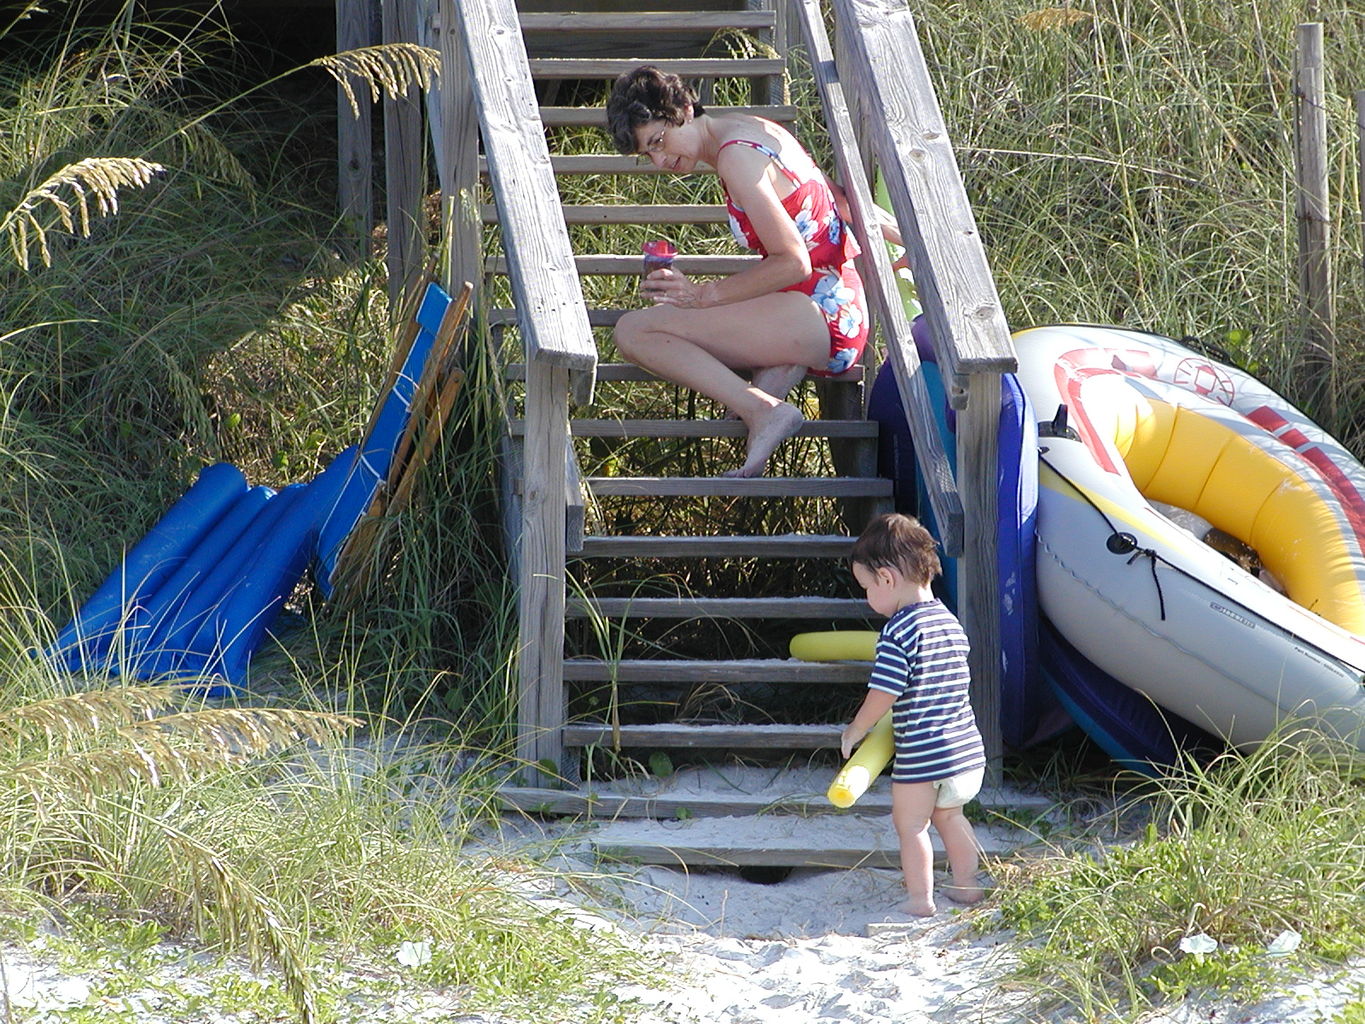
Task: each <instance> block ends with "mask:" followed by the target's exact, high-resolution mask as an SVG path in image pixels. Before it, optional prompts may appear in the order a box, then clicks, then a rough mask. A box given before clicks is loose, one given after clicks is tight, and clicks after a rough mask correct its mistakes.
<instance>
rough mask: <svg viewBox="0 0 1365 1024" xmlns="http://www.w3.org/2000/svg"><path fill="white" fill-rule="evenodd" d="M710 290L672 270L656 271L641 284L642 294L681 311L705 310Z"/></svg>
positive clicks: (655, 301) (655, 302)
mask: <svg viewBox="0 0 1365 1024" xmlns="http://www.w3.org/2000/svg"><path fill="white" fill-rule="evenodd" d="M709 290H710V289H709V288H708V286H707V285H705V284H698V283H697V282H695V281H693V280H691V279H690V278H689V277H688V276H687V275H686V274H684V273H681V272H680V271H677V270H673V269H671V268H664V269H662V270H655V271H653V272H651V273H650V275H649V276H648V277H646V278H645V279H644V280H643V281H641V282H640V294H641V295H643V296H644V297H645V298H647V299H650V300H652V301H653V302H654V304H655V305H656V306H657V305H666V306H677V307H678V308H679V309H703V308H705V307H707V306H709V305H712V303H711V302H710V301H708V298H709V296H708V293H709Z"/></svg>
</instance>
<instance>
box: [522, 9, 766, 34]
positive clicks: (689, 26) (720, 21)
mask: <svg viewBox="0 0 1365 1024" xmlns="http://www.w3.org/2000/svg"><path fill="white" fill-rule="evenodd" d="M517 19H518V21H520V23H521V30H522V31H523V32H578V33H593V32H595V33H604V34H608V35H617V34H619V33H622V32H642V33H649V34H653V33H660V32H680V33H684V34H687V35H691V34H692V33H694V32H707V33H715V32H720V31H722V30H724V29H727V28H732V29H739V30H741V31H750V32H759V31H763V30H765V29H771V28H772V27H773V25H774V24H775V23H776V21H777V16H776V14H775V13H774V12H773V11H633V12H630V13H622V12H619V11H563V12H561V11H522V12H520V13H519V14H518V15H517Z"/></svg>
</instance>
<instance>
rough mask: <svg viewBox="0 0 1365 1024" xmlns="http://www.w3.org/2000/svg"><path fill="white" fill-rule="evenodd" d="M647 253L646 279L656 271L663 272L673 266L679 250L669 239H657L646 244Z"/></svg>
mask: <svg viewBox="0 0 1365 1024" xmlns="http://www.w3.org/2000/svg"><path fill="white" fill-rule="evenodd" d="M644 253H645V270H644V273H645V277H648V276H649V275H650V274H652V273H654V271H656V270H663V269H664V268H665V267H671V266H673V257H675V256H677V255H678V250H677V249H676V248H674V246H673V243H672V242H670V241H669V240H668V239H667V238H656V239H654V240H653V241H650V242H646V243H645V244H644Z"/></svg>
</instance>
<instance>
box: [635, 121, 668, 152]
mask: <svg viewBox="0 0 1365 1024" xmlns="http://www.w3.org/2000/svg"><path fill="white" fill-rule="evenodd" d="M667 131H668V129H667V128H660V129H659V134H658V135H656V136H654V138H652V139H650V140H649V141H648V142H646V143H645V148H644V149H642V150H640V152H639V155H640V156H650V155H651V154H653V153H662V152H663V148H664V133H665V132H667Z"/></svg>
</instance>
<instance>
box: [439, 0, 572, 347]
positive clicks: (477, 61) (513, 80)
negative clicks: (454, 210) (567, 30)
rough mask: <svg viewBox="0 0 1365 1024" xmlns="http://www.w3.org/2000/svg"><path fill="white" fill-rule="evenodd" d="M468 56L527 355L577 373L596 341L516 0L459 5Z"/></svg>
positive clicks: (455, 6)
mask: <svg viewBox="0 0 1365 1024" xmlns="http://www.w3.org/2000/svg"><path fill="white" fill-rule="evenodd" d="M453 6H454V8H455V12H456V13H455V17H456V18H457V19H458V21H459V27H460V33H461V36H462V38H463V40H464V48H465V53H466V55H467V57H468V60H469V74H470V78H471V80H472V83H473V88H474V98H475V103H476V105H477V107H478V112H479V124H480V126H481V127H482V129H483V146H484V153H485V154H486V156H487V159H488V176H489V179H490V181H491V183H492V188H493V200H494V202H495V203H496V205H497V208H498V221H499V223H500V224H501V225H502V233H503V240H504V248H505V250H506V252H507V262H508V276H509V277H510V278H511V282H512V289H513V292H514V293H515V294H516V295H517V299H518V301H517V306H518V308H519V309H521V310H523V311H524V312H523V315H522V316H521V318H520V321H519V324H518V326H519V327H520V328H521V334H522V343H523V345H524V346H525V348H526V359H527V361H528V362H537V361H540V360H543V361H545V362H546V363H549V364H551V365H553V366H562V367H564V368H565V369H568V370H570V371H574V372H577V373H588V374H591V373H593V372H594V371H595V370H596V367H597V345H596V343H595V341H594V340H593V336H592V328H591V327H589V326H588V314H587V310H586V307H585V306H584V303H583V291H582V289H581V288H580V287H579V284H578V274H577V273H576V272H575V270H574V262H573V250H572V248H571V246H570V244H569V234H568V231H567V230H566V229H565V227H564V216H563V214H562V213H561V212H560V207H559V190H558V187H557V185H556V184H555V177H554V172H553V171H552V170H551V168H550V151H549V147H548V146H547V145H546V143H545V131H544V128H543V127H542V125H541V123H540V114H539V107H538V105H537V103H536V95H535V88H534V86H533V85H532V83H531V75H530V71H529V65H528V63H527V56H526V44H525V43H524V42H523V40H522V36H521V28H520V25H519V23H518V19H517V10H516V6H515V4H514V3H513V2H512V0H480V2H479V3H470V4H464V3H462V4H454V5H453Z"/></svg>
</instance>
